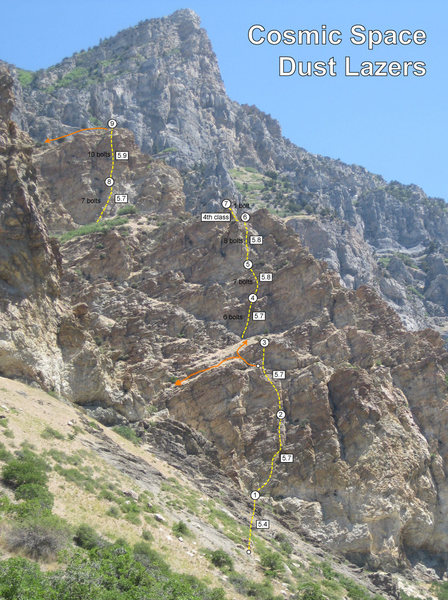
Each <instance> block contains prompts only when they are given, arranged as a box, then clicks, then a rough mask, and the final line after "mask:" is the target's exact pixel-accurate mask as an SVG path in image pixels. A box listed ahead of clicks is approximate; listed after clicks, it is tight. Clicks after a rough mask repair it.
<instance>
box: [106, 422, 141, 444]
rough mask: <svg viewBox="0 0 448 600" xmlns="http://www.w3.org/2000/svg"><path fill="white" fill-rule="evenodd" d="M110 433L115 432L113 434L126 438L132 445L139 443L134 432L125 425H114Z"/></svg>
mask: <svg viewBox="0 0 448 600" xmlns="http://www.w3.org/2000/svg"><path fill="white" fill-rule="evenodd" d="M112 431H115V433H118V435H121V437H124V438H126V439H127V440H129V441H130V442H133V443H134V444H140V442H141V440H140V438H138V437H137V434H136V433H135V431H134V430H133V429H132V428H131V427H128V426H127V425H115V427H112Z"/></svg>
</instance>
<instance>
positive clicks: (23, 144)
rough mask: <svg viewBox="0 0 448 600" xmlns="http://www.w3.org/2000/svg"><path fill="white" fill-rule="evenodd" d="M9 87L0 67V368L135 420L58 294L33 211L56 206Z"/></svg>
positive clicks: (126, 396) (52, 243) (50, 248)
mask: <svg viewBox="0 0 448 600" xmlns="http://www.w3.org/2000/svg"><path fill="white" fill-rule="evenodd" d="M12 86H13V81H12V78H11V76H10V75H9V73H8V72H7V71H6V69H1V71H0V106H1V114H0V117H1V120H0V199H1V205H0V247H1V251H0V298H1V310H0V373H1V374H2V375H3V376H6V377H19V378H22V379H25V380H26V381H35V382H37V383H39V385H41V386H42V387H43V388H44V389H47V390H54V391H56V392H58V393H62V394H63V395H64V396H66V397H67V398H69V399H71V400H74V401H77V402H81V403H82V402H92V401H94V400H96V401H98V402H102V403H103V404H104V405H113V406H114V407H115V409H116V410H117V411H118V412H120V411H121V412H125V413H126V414H128V415H133V418H138V416H141V415H142V414H143V412H144V411H143V406H142V402H141V399H140V398H139V396H138V395H135V394H134V393H133V391H132V390H131V389H129V390H122V389H120V388H117V386H116V383H115V380H114V378H113V377H111V376H110V374H109V373H108V368H107V367H108V364H107V361H106V360H105V359H104V357H103V356H102V355H101V353H100V351H99V349H98V347H97V345H96V343H95V342H94V340H93V338H92V336H91V335H90V333H89V332H88V331H83V330H81V329H80V328H79V326H78V320H77V317H76V316H75V314H74V313H73V310H72V307H71V303H70V299H67V298H62V297H61V290H60V283H61V275H62V257H61V254H60V250H59V244H58V243H57V241H56V240H55V239H54V238H50V237H49V235H48V231H47V226H46V223H45V222H44V219H43V218H42V214H41V210H42V211H45V207H46V209H47V212H49V213H52V214H54V212H55V211H57V210H58V205H57V204H56V206H55V205H52V206H51V207H49V206H48V205H47V206H46V203H48V202H49V199H48V197H46V195H45V191H41V190H40V189H39V180H38V170H37V168H36V163H35V161H34V158H33V144H32V141H31V139H30V138H29V136H28V135H26V134H24V133H23V132H21V131H20V130H18V129H17V126H16V124H15V123H14V122H13V121H11V120H10V117H11V111H12V108H13V106H14V96H13V93H12ZM66 214H67V213H66ZM61 216H63V215H59V217H58V219H59V218H60V217H61Z"/></svg>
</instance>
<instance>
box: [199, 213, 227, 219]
mask: <svg viewBox="0 0 448 600" xmlns="http://www.w3.org/2000/svg"><path fill="white" fill-rule="evenodd" d="M201 221H230V213H202V215H201Z"/></svg>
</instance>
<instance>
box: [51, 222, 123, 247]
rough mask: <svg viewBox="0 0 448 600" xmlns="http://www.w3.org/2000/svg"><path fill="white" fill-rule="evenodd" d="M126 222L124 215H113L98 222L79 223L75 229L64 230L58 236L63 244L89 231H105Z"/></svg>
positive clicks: (87, 233)
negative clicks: (111, 217) (113, 216)
mask: <svg viewBox="0 0 448 600" xmlns="http://www.w3.org/2000/svg"><path fill="white" fill-rule="evenodd" d="M127 222H128V220H127V219H126V217H115V218H113V219H102V220H101V221H100V222H99V223H97V222H95V223H88V224H87V225H81V226H80V227H78V228H77V229H72V230H71V231H66V232H65V233H63V234H62V235H60V236H59V241H60V242H61V244H64V243H65V242H67V241H68V240H71V239H73V238H75V237H79V236H81V235H89V234H90V233H106V232H107V231H109V230H110V229H113V228H114V227H118V226H120V225H125V224H126V223H127Z"/></svg>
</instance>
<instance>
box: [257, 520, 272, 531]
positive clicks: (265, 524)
mask: <svg viewBox="0 0 448 600" xmlns="http://www.w3.org/2000/svg"><path fill="white" fill-rule="evenodd" d="M256 527H257V529H269V521H267V520H266V521H257V522H256Z"/></svg>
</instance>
